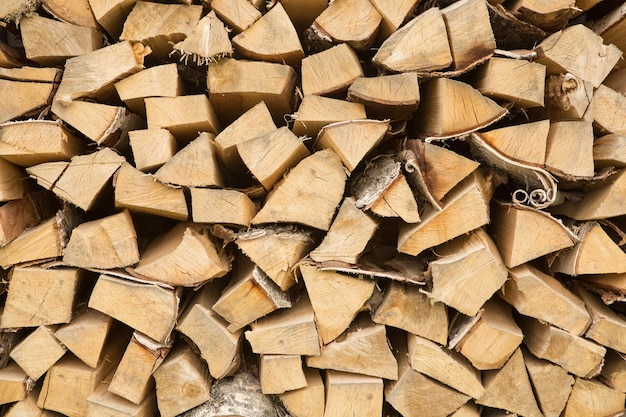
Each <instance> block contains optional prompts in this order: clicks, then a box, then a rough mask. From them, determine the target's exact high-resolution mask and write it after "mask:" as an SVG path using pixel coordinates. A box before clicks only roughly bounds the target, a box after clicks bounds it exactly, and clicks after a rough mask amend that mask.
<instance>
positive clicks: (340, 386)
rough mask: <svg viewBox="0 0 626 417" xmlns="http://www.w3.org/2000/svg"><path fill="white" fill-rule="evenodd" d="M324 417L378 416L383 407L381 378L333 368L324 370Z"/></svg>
mask: <svg viewBox="0 0 626 417" xmlns="http://www.w3.org/2000/svg"><path fill="white" fill-rule="evenodd" d="M324 386H325V387H326V408H325V411H324V417H340V416H345V415H353V416H362V417H378V416H380V415H381V414H382V408H383V380H382V379H381V378H376V377H371V376H366V375H358V374H352V373H346V372H337V371H334V370H328V371H326V376H325V378H324Z"/></svg>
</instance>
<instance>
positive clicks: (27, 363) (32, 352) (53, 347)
mask: <svg viewBox="0 0 626 417" xmlns="http://www.w3.org/2000/svg"><path fill="white" fill-rule="evenodd" d="M55 329H56V326H39V327H37V328H36V329H35V330H34V331H33V332H32V333H31V334H29V335H28V336H27V337H25V338H24V339H22V341H21V342H20V343H18V344H17V345H15V347H14V348H13V349H12V350H11V353H10V355H9V356H10V357H11V359H13V360H14V361H15V363H17V364H18V365H19V366H20V368H22V369H23V370H24V372H26V374H27V375H28V376H29V377H30V378H31V379H33V380H34V381H36V380H38V379H39V378H41V377H42V376H43V375H44V374H45V373H46V372H47V371H48V369H50V367H51V366H52V365H54V363H55V362H56V361H58V360H59V359H61V357H62V356H63V355H64V354H65V352H66V351H67V348H66V347H65V346H63V345H62V344H61V343H60V342H59V340H57V338H56V337H55V332H54V331H55Z"/></svg>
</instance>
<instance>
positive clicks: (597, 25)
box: [591, 0, 626, 68]
mask: <svg viewBox="0 0 626 417" xmlns="http://www.w3.org/2000/svg"><path fill="white" fill-rule="evenodd" d="M594 1H595V0H594ZM625 16H626V13H624V8H623V7H615V8H614V9H613V10H612V11H610V12H609V13H607V14H606V15H604V16H603V17H601V18H600V19H598V20H596V21H595V22H593V24H592V25H591V28H592V29H593V31H594V32H595V33H597V34H598V35H600V36H602V39H604V41H605V42H606V43H612V44H615V46H616V47H618V48H619V50H620V51H622V52H623V51H624V50H626V42H625V41H624V33H625V32H624V30H625V28H626V19H625ZM617 67H618V68H623V67H624V64H623V63H622V62H620V61H618V62H617Z"/></svg>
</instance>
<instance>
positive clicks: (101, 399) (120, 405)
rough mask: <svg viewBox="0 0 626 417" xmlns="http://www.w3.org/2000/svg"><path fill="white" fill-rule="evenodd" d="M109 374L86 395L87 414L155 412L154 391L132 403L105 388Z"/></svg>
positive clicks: (140, 416) (140, 414)
mask: <svg viewBox="0 0 626 417" xmlns="http://www.w3.org/2000/svg"><path fill="white" fill-rule="evenodd" d="M110 379H111V374H109V376H108V377H107V378H105V379H104V380H103V381H102V382H100V384H99V385H98V387H97V388H96V389H95V390H94V392H93V393H91V394H90V395H89V397H87V414H86V415H87V416H97V415H111V416H117V415H120V416H121V415H124V416H132V417H144V416H151V415H154V414H155V413H156V412H157V405H156V395H155V393H154V392H152V393H151V395H150V396H149V397H146V399H145V400H144V401H142V402H141V403H140V404H134V403H132V402H130V401H128V400H126V399H124V398H121V397H119V396H117V395H115V394H112V393H111V392H109V391H108V390H107V387H109V384H110Z"/></svg>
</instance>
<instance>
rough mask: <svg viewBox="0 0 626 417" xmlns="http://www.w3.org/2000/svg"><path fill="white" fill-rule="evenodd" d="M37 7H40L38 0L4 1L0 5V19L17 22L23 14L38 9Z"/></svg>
mask: <svg viewBox="0 0 626 417" xmlns="http://www.w3.org/2000/svg"><path fill="white" fill-rule="evenodd" d="M37 7H39V2H38V1H29V0H12V1H11V2H10V3H9V2H6V3H3V4H2V7H0V20H4V21H6V22H17V21H19V20H20V18H21V17H22V16H23V15H26V14H29V13H32V12H34V11H35V10H37Z"/></svg>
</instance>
